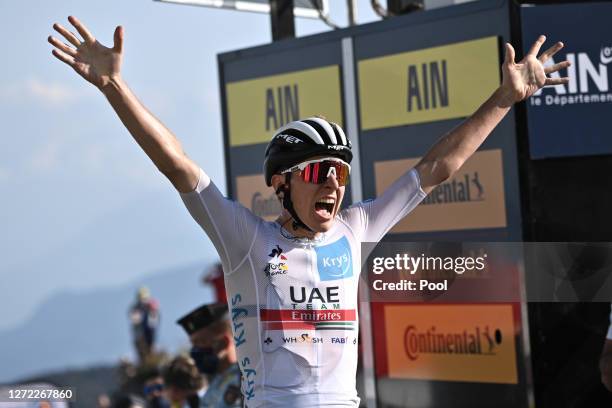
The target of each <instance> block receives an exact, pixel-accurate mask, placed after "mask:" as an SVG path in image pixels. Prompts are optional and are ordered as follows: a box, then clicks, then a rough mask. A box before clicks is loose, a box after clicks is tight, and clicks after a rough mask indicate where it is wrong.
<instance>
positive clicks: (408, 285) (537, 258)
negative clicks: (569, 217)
mask: <svg viewBox="0 0 612 408" xmlns="http://www.w3.org/2000/svg"><path fill="white" fill-rule="evenodd" d="M361 253H362V256H364V257H365V256H366V255H367V254H369V255H368V256H367V260H366V261H365V262H364V263H363V266H362V273H361V279H362V280H363V281H362V282H361V284H362V285H366V287H367V288H368V291H369V300H370V302H384V303H390V302H399V303H407V302H412V303H518V302H522V301H529V302H611V301H612V243H607V242H604V243H601V242H598V243H587V242H429V243H428V242H385V243H379V244H375V243H364V244H362V248H361Z"/></svg>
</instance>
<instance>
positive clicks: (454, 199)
mask: <svg viewBox="0 0 612 408" xmlns="http://www.w3.org/2000/svg"><path fill="white" fill-rule="evenodd" d="M419 160H420V158H410V159H402V160H390V161H382V162H376V163H374V175H375V182H376V195H380V194H382V193H383V192H384V191H385V189H386V188H387V187H388V186H389V185H391V183H393V182H394V181H395V180H396V179H397V178H399V177H400V176H401V175H402V174H404V173H405V172H406V171H408V170H409V169H410V168H411V167H413V166H414V165H416V164H417V163H418V161H419ZM506 225H507V221H506V205H505V194H504V175H503V168H502V152H501V150H500V149H492V150H481V151H478V152H476V153H475V154H474V155H473V156H472V157H471V158H470V159H468V161H467V162H466V163H465V164H464V165H463V166H462V167H461V168H460V169H459V171H458V172H457V173H456V175H455V176H454V177H453V178H452V179H450V180H448V181H446V182H444V183H442V184H441V185H439V186H438V187H436V188H435V189H434V190H433V191H432V192H431V193H429V195H428V196H427V197H426V198H425V199H424V200H423V201H422V202H421V204H419V205H418V206H417V208H415V209H414V211H413V212H412V213H410V214H409V215H408V216H407V217H405V218H404V219H403V220H401V221H400V222H399V223H398V224H397V225H396V226H395V227H394V228H393V229H392V230H391V232H392V233H403V232H431V231H450V230H463V229H476V228H503V227H506Z"/></svg>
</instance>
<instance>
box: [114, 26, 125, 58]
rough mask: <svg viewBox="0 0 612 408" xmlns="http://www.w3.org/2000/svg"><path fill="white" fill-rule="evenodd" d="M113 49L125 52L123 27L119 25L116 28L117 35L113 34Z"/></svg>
mask: <svg viewBox="0 0 612 408" xmlns="http://www.w3.org/2000/svg"><path fill="white" fill-rule="evenodd" d="M113 49H114V50H115V51H117V52H123V27H121V26H117V28H115V35H114V36H113Z"/></svg>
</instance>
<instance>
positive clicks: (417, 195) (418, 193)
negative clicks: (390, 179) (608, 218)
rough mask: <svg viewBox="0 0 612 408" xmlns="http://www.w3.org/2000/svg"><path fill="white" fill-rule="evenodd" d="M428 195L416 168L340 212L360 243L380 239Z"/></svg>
mask: <svg viewBox="0 0 612 408" xmlns="http://www.w3.org/2000/svg"><path fill="white" fill-rule="evenodd" d="M426 195H427V194H426V193H425V192H424V191H423V189H422V188H421V181H420V179H419V173H418V172H417V170H416V169H414V168H413V169H411V170H410V171H408V172H406V173H404V174H403V175H402V176H401V177H400V178H399V179H397V180H396V181H395V182H394V183H393V184H391V185H390V186H389V187H388V188H387V189H386V190H385V192H384V193H383V194H382V195H380V196H379V197H377V198H375V199H373V200H366V201H362V202H359V203H356V204H354V205H352V206H350V207H349V208H347V209H346V210H344V211H342V212H341V213H340V217H341V218H342V219H343V220H344V221H345V222H346V223H347V224H348V225H349V226H350V227H351V229H352V230H353V233H355V234H356V235H357V237H358V239H359V240H360V241H361V242H378V241H380V240H381V239H382V238H383V237H384V236H385V234H386V233H387V232H388V231H389V230H390V229H391V228H393V226H394V225H395V224H397V223H398V222H399V221H400V220H401V219H402V218H404V217H405V216H406V215H408V213H410V212H411V211H412V210H413V209H414V208H415V207H416V206H417V205H418V204H419V203H420V202H421V201H422V200H423V199H424V198H425V196H426Z"/></svg>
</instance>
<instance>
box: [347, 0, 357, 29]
mask: <svg viewBox="0 0 612 408" xmlns="http://www.w3.org/2000/svg"><path fill="white" fill-rule="evenodd" d="M346 5H347V7H348V23H349V25H350V26H354V25H357V3H356V2H355V0H346Z"/></svg>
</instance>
